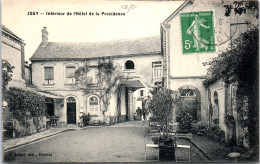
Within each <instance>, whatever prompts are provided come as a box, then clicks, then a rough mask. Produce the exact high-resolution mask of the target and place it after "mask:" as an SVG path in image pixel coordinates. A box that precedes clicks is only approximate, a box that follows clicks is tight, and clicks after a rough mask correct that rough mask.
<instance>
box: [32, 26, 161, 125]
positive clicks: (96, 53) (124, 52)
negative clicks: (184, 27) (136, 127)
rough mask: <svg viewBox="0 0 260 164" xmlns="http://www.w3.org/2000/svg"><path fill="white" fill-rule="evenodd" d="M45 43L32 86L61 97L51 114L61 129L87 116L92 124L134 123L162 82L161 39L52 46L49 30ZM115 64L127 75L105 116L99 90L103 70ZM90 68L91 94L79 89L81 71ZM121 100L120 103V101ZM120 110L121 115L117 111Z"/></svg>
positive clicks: (36, 58)
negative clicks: (106, 64)
mask: <svg viewBox="0 0 260 164" xmlns="http://www.w3.org/2000/svg"><path fill="white" fill-rule="evenodd" d="M41 32H42V42H41V43H40V45H39V47H38V48H37V50H36V51H35V53H34V54H33V56H32V57H31V58H30V60H31V62H32V66H31V70H32V84H33V85H34V86H36V87H37V88H38V89H39V90H43V91H48V92H50V93H53V94H55V95H61V96H62V97H63V98H62V99H59V100H55V99H50V100H49V102H48V105H47V108H48V109H47V111H48V114H49V115H50V116H57V117H59V120H58V123H59V124H61V125H62V124H64V125H67V124H76V125H78V123H79V122H80V118H81V116H82V115H83V114H90V116H91V122H105V123H107V124H113V123H114V122H115V117H116V116H117V117H118V118H119V122H122V121H127V120H134V118H135V113H136V109H137V107H138V106H139V107H140V108H142V107H143V106H144V103H143V102H144V100H145V99H146V98H147V96H148V91H149V89H151V87H153V86H155V84H157V83H161V82H162V81H161V79H162V56H161V46H160V45H161V44H160V37H159V36H153V37H146V38H137V39H126V40H115V41H110V42H98V43H93V42H92V43H91V42H81V43H71V42H49V41H48V32H47V29H46V28H43V29H42V31H41ZM108 60H109V61H112V63H113V64H114V65H115V66H116V68H117V69H119V71H120V72H121V73H122V74H123V75H124V77H125V78H124V79H123V80H120V84H119V85H118V86H120V87H117V88H115V89H114V90H113V91H112V92H113V93H112V94H111V98H110V103H109V107H108V108H107V110H105V107H104V103H103V101H102V99H101V95H102V94H103V92H104V90H102V89H101V88H98V87H97V85H96V84H97V83H98V80H99V79H98V76H97V75H98V73H99V71H100V70H99V69H98V64H99V62H101V61H108ZM86 62H87V63H88V65H89V72H88V73H89V76H90V77H91V79H92V80H91V82H90V83H91V86H92V87H91V89H90V90H91V91H90V92H88V93H86V91H85V90H84V89H81V88H78V87H77V86H76V77H75V76H76V74H75V71H76V70H77V69H78V68H80V67H81V66H82V65H84V64H85V63H86ZM119 100H120V101H119ZM118 108H119V110H117V109H118ZM118 111H119V112H118Z"/></svg>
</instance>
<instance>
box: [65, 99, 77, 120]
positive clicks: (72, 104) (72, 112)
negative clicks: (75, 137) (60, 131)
mask: <svg viewBox="0 0 260 164" xmlns="http://www.w3.org/2000/svg"><path fill="white" fill-rule="evenodd" d="M66 102H67V124H76V99H75V98H74V97H69V98H67V100H66Z"/></svg>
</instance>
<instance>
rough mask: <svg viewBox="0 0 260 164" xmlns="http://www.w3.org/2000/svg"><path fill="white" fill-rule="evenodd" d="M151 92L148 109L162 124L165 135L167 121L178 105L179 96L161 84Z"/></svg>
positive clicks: (170, 118)
mask: <svg viewBox="0 0 260 164" xmlns="http://www.w3.org/2000/svg"><path fill="white" fill-rule="evenodd" d="M151 94H152V97H151V98H150V100H149V101H148V110H149V112H150V113H152V115H153V118H154V119H155V120H156V121H158V122H159V124H160V125H161V126H162V132H163V134H166V135H167V133H168V129H169V127H168V126H169V122H170V121H171V120H172V118H173V116H174V113H175V111H176V110H177V108H178V106H179V102H180V98H179V97H178V96H177V94H176V92H174V91H172V90H170V89H168V88H164V87H162V86H157V87H154V88H153V90H152V91H151Z"/></svg>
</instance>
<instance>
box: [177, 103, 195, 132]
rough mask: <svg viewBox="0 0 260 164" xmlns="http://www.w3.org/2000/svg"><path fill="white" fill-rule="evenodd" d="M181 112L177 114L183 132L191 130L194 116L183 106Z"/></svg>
mask: <svg viewBox="0 0 260 164" xmlns="http://www.w3.org/2000/svg"><path fill="white" fill-rule="evenodd" d="M179 110H180V112H179V113H180V114H179V115H178V116H177V118H176V121H177V122H178V123H179V128H180V131H181V132H182V133H188V132H190V131H191V129H192V127H191V123H192V116H191V114H190V113H189V112H187V111H186V110H185V109H183V108H179Z"/></svg>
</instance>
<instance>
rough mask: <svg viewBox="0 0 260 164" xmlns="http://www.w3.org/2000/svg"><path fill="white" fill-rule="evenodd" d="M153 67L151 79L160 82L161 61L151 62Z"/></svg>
mask: <svg viewBox="0 0 260 164" xmlns="http://www.w3.org/2000/svg"><path fill="white" fill-rule="evenodd" d="M152 69H153V76H152V77H153V81H154V82H161V81H162V62H153V63H152Z"/></svg>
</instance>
